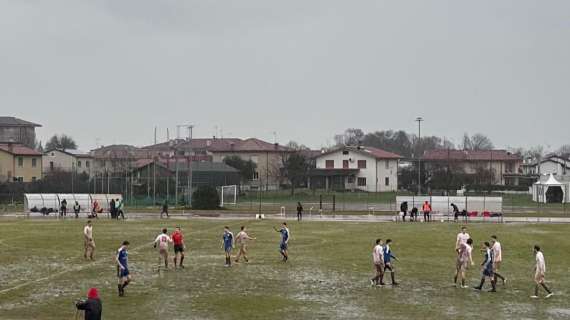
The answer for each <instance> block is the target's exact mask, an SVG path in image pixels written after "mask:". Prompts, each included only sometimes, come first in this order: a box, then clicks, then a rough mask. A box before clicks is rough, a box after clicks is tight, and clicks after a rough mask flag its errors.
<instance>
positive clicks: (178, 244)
mask: <svg viewBox="0 0 570 320" xmlns="http://www.w3.org/2000/svg"><path fill="white" fill-rule="evenodd" d="M170 237H171V238H172V242H174V268H176V261H178V256H180V264H179V267H180V268H182V269H184V250H186V245H185V244H184V235H183V234H182V230H181V229H180V227H176V230H175V231H174V233H172V235H171V236H170Z"/></svg>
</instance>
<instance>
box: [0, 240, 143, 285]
mask: <svg viewBox="0 0 570 320" xmlns="http://www.w3.org/2000/svg"><path fill="white" fill-rule="evenodd" d="M151 244H152V242H150V243H147V244H143V245H141V246H138V247H136V248H133V250H131V252H137V251H138V250H140V249H142V248H144V247H146V246H150V245H151ZM105 261H107V260H105V259H103V260H98V261H96V262H94V263H90V264H87V265H81V266H79V267H75V268H69V269H67V270H63V271H60V272H57V273H54V274H51V275H49V276H47V277H43V278H39V279H36V280H32V281H28V282H24V283H22V284H19V285H17V286H14V287H11V288H7V289H4V290H0V294H4V293H7V292H10V291H13V290H17V289H20V288H23V287H26V286H29V285H31V284H34V283H38V282H42V281H45V280H49V279H51V278H55V277H59V276H60V275H62V274H66V273H68V272H70V271H82V270H83V269H85V268H88V267H91V266H94V265H99V264H101V263H103V262H105Z"/></svg>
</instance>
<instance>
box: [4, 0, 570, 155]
mask: <svg viewBox="0 0 570 320" xmlns="http://www.w3.org/2000/svg"><path fill="white" fill-rule="evenodd" d="M569 57H570V1H567V0H558V1H557V0H548V1H546V0H534V1H531V0H479V1H461V0H438V1H436V0H434V1H428V0H416V1H387V0H376V1H369V0H355V1H348V0H321V1H319V0H287V1H285V0H281V1H271V0H225V1H221V0H201V1H195V0H98V1H97V0H96V1H91V0H89V1H88V0H3V1H1V2H0V65H1V70H0V111H1V112H0V114H1V115H14V116H17V117H21V118H23V119H27V120H31V121H36V122H39V123H41V124H43V126H44V127H43V128H41V129H40V130H39V134H40V138H42V139H43V140H45V139H46V138H47V137H48V136H50V135H52V134H54V133H67V134H70V135H72V136H73V137H75V138H76V140H77V141H78V142H79V144H80V147H81V148H83V149H89V148H92V147H94V146H95V144H96V139H99V143H101V144H105V145H107V144H111V143H130V144H135V145H144V144H149V143H151V142H152V141H153V127H154V126H155V125H157V126H158V127H159V140H163V139H164V138H165V136H166V128H167V127H170V128H171V136H172V135H173V131H174V127H175V125H176V124H181V123H193V124H195V125H196V129H195V136H196V137H198V136H204V137H205V136H212V135H213V134H214V133H215V129H214V127H215V126H218V128H223V131H224V135H225V136H228V135H233V136H240V137H251V136H255V137H259V138H262V139H266V140H268V141H272V140H273V134H272V132H273V131H276V132H277V139H278V141H279V142H282V143H284V142H287V141H289V140H295V141H298V142H301V143H304V144H307V145H310V146H312V147H320V146H323V145H326V144H327V143H331V142H332V136H333V135H334V134H335V133H338V132H341V131H343V130H344V129H345V128H347V127H358V128H362V129H364V130H365V131H368V130H381V129H404V130H409V131H415V130H416V125H415V123H414V121H413V120H414V118H415V117H416V116H418V115H421V116H423V117H424V118H425V119H426V122H425V123H424V127H423V130H422V131H423V132H424V133H425V134H429V135H438V136H441V137H444V136H445V137H448V138H453V139H454V141H455V142H459V140H460V139H459V137H461V136H462V134H463V132H470V133H475V132H483V133H486V134H488V135H489V136H490V137H491V138H492V140H493V141H494V142H495V144H496V145H497V146H499V147H508V146H531V145H536V144H544V145H550V146H551V148H556V147H558V146H559V145H561V144H563V143H570V127H569V122H570V121H569V119H570V90H569V89H570V86H569V85H570V63H569Z"/></svg>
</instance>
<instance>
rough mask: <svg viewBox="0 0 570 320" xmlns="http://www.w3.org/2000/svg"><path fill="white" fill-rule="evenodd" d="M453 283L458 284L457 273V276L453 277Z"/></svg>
mask: <svg viewBox="0 0 570 320" xmlns="http://www.w3.org/2000/svg"><path fill="white" fill-rule="evenodd" d="M453 283H455V284H457V275H455V277H453Z"/></svg>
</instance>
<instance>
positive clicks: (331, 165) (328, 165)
mask: <svg viewBox="0 0 570 320" xmlns="http://www.w3.org/2000/svg"><path fill="white" fill-rule="evenodd" d="M325 167H326V168H327V169H334V160H326V161H325Z"/></svg>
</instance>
